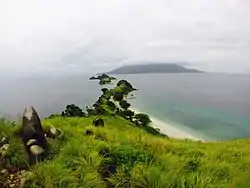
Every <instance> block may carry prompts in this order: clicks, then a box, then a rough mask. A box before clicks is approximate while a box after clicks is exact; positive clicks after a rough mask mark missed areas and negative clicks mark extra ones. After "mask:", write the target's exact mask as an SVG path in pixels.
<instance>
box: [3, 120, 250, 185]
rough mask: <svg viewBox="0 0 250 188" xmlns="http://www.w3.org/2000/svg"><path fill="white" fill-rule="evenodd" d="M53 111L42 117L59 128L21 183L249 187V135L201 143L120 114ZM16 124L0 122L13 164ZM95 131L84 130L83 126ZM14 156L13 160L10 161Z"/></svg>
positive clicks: (17, 153)
mask: <svg viewBox="0 0 250 188" xmlns="http://www.w3.org/2000/svg"><path fill="white" fill-rule="evenodd" d="M94 118H95V117H89V118H61V117H54V118H52V119H46V120H44V121H43V127H44V129H47V128H48V127H49V126H50V125H53V126H55V127H57V128H60V129H61V130H62V132H63V135H61V136H60V137H59V138H58V139H55V140H49V144H50V148H51V153H50V157H49V158H48V160H46V161H44V162H40V163H39V164H37V165H34V166H32V167H30V168H31V171H32V172H33V175H32V176H31V178H30V179H29V181H28V182H27V183H26V185H25V187H33V188H43V187H44V188H57V187H58V188H64V187H65V188H70V187H72V188H74V187H83V188H85V187H86V188H91V187H93V188H99V187H100V188H101V187H117V188H118V187H125V188H129V187H132V188H144V187H145V188H147V187H150V188H184V187H185V188H196V187H197V188H224V187H226V188H234V187H235V188H249V187H250V178H249V177H250V140H247V139H246V140H236V141H228V142H217V143H202V142H195V141H190V140H177V139H171V138H166V137H163V136H160V135H159V136H157V134H154V132H152V134H150V133H149V132H150V131H148V130H143V129H139V128H137V127H135V126H134V125H133V124H131V123H129V122H128V121H126V120H124V119H122V118H120V117H102V118H104V120H105V126H104V127H94V126H93V125H92V121H93V119H94ZM19 127H20V126H16V127H13V126H12V125H9V124H8V123H6V122H3V121H1V122H0V131H1V132H0V136H3V135H5V136H9V137H11V145H12V146H13V149H12V151H11V155H9V157H10V158H11V159H12V165H20V164H23V163H24V161H23V160H25V159H26V158H25V154H24V153H23V149H22V148H23V147H22V144H21V141H20V140H19V138H18V137H17V136H15V135H17V134H16V132H18V129H19ZM87 129H89V130H92V131H93V132H94V135H91V136H86V135H84V132H85V130H87ZM13 161H15V162H13Z"/></svg>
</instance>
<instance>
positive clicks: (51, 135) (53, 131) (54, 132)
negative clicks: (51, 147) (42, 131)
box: [47, 126, 61, 138]
mask: <svg viewBox="0 0 250 188" xmlns="http://www.w3.org/2000/svg"><path fill="white" fill-rule="evenodd" d="M60 134H61V130H60V129H57V128H55V127H54V126H51V127H50V129H49V131H48V133H47V137H48V138H57V137H58V136H59V135H60Z"/></svg>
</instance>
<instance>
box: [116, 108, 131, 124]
mask: <svg viewBox="0 0 250 188" xmlns="http://www.w3.org/2000/svg"><path fill="white" fill-rule="evenodd" d="M117 115H119V116H121V117H123V118H124V119H127V120H130V121H131V122H132V119H133V117H134V115H135V113H134V112H133V111H131V110H119V111H117Z"/></svg>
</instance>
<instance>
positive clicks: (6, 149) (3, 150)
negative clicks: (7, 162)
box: [0, 144, 10, 158]
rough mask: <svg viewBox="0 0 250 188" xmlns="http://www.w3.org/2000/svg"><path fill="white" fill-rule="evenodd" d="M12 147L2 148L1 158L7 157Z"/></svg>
mask: <svg viewBox="0 0 250 188" xmlns="http://www.w3.org/2000/svg"><path fill="white" fill-rule="evenodd" d="M9 147H10V145H9V144H5V145H3V146H2V147H1V148H0V157H2V158H4V157H6V155H7V153H8V150H9Z"/></svg>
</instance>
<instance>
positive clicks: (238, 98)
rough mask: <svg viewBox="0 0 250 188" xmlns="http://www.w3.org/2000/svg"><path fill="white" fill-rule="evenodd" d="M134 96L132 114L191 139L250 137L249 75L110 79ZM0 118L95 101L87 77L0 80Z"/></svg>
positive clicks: (92, 85) (94, 84) (93, 85)
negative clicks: (137, 112) (131, 89)
mask: <svg viewBox="0 0 250 188" xmlns="http://www.w3.org/2000/svg"><path fill="white" fill-rule="evenodd" d="M116 77H118V78H121V79H127V80H129V81H130V82H131V83H133V85H134V86H135V87H136V88H138V89H139V90H138V91H136V92H135V96H136V98H135V99H134V100H132V101H131V102H132V104H133V106H134V107H135V108H137V109H139V110H141V111H145V112H147V113H149V114H150V115H152V116H154V117H156V118H158V119H160V120H162V121H167V122H168V121H171V122H175V125H176V126H178V127H180V128H183V129H185V130H188V131H192V132H193V133H195V134H198V135H201V136H204V135H205V136H206V137H208V138H211V139H215V140H228V139H234V138H248V137H250V75H227V74H158V75H153V74H147V75H116ZM0 84H1V86H2V87H1V90H0V116H4V117H11V118H12V117H18V116H21V114H22V111H23V109H24V108H25V107H26V106H29V105H33V106H35V108H36V109H37V110H38V112H39V114H40V115H41V117H45V116H48V115H50V114H51V113H60V112H61V111H62V110H63V109H64V107H65V105H66V104H77V105H79V106H81V107H82V108H85V105H91V104H92V103H93V102H94V101H95V100H96V99H97V97H98V96H99V95H100V86H99V85H98V84H97V82H95V81H88V76H75V77H54V78H53V77H46V78H32V79H31V78H29V79H28V78H17V79H14V78H2V79H1V80H0Z"/></svg>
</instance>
